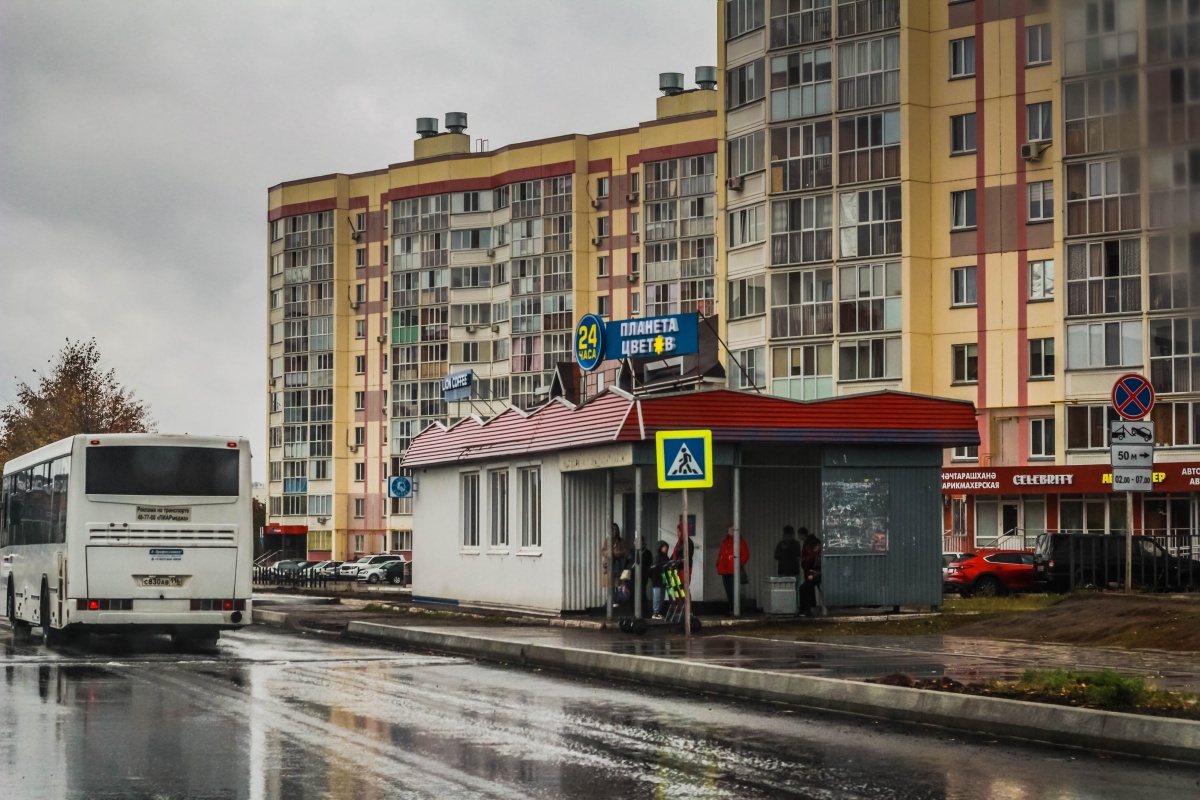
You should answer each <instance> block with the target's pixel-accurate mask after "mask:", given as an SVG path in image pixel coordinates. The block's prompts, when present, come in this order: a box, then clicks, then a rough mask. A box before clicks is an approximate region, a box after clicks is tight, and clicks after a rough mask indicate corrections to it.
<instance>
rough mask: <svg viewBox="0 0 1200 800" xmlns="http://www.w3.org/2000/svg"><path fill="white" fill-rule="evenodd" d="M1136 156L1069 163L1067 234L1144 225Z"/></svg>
mask: <svg viewBox="0 0 1200 800" xmlns="http://www.w3.org/2000/svg"><path fill="white" fill-rule="evenodd" d="M1139 176H1140V166H1139V163H1138V157H1137V156H1130V157H1128V158H1121V159H1115V158H1114V159H1110V160H1107V161H1091V162H1087V163H1084V164H1069V165H1067V235H1068V236H1072V235H1075V234H1081V233H1107V232H1113V231H1122V230H1130V229H1133V228H1138V227H1140V226H1141V208H1140V206H1141V202H1140V196H1139V194H1138V191H1139V189H1140V184H1139Z"/></svg>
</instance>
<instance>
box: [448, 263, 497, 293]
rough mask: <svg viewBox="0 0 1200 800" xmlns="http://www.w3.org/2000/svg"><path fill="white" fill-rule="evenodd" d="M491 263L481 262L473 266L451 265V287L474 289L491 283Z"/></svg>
mask: <svg viewBox="0 0 1200 800" xmlns="http://www.w3.org/2000/svg"><path fill="white" fill-rule="evenodd" d="M492 266H493V265H491V264H481V265H479V266H474V267H451V268H450V288H451V289H474V288H477V287H487V286H491V285H492Z"/></svg>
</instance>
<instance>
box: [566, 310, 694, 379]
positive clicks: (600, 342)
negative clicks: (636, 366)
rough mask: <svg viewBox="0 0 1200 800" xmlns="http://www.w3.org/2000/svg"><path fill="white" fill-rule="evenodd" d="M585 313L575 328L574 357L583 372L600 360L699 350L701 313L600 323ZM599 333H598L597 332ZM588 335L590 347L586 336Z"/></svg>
mask: <svg viewBox="0 0 1200 800" xmlns="http://www.w3.org/2000/svg"><path fill="white" fill-rule="evenodd" d="M599 324H600V320H599V318H598V317H596V316H595V315H594V314H588V315H587V316H586V317H584V318H583V319H582V320H581V321H580V324H579V325H578V326H577V327H576V331H577V334H578V337H579V341H577V342H576V353H575V355H576V360H577V361H578V362H579V366H580V368H582V369H583V370H585V371H588V370H593V369H595V368H596V367H597V366H599V364H600V362H601V361H608V360H614V359H621V358H631V357H632V358H654V357H661V358H671V357H674V356H682V355H688V354H690V353H696V352H699V350H700V316H699V315H698V314H694V313H693V314H671V315H669V316H664V317H646V318H644V319H625V320H616V321H613V322H605V323H603V329H602V332H600V331H598V330H597V329H598V328H599ZM597 333H599V335H596V334H597ZM588 334H590V339H591V344H592V346H591V347H587V346H586V344H587V339H585V336H587V335H588Z"/></svg>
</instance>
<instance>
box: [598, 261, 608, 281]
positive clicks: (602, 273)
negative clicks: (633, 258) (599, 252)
mask: <svg viewBox="0 0 1200 800" xmlns="http://www.w3.org/2000/svg"><path fill="white" fill-rule="evenodd" d="M608 264H609V261H608V256H600V257H599V258H597V259H596V277H598V278H607V277H608V272H609V268H608Z"/></svg>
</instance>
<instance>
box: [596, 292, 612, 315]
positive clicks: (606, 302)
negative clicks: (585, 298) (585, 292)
mask: <svg viewBox="0 0 1200 800" xmlns="http://www.w3.org/2000/svg"><path fill="white" fill-rule="evenodd" d="M596 313H597V314H599V315H600V316H602V317H604V318H605V319H608V318H609V317H610V316H612V298H611V297H609V296H608V295H606V294H604V295H600V296H599V297H597V298H596Z"/></svg>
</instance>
